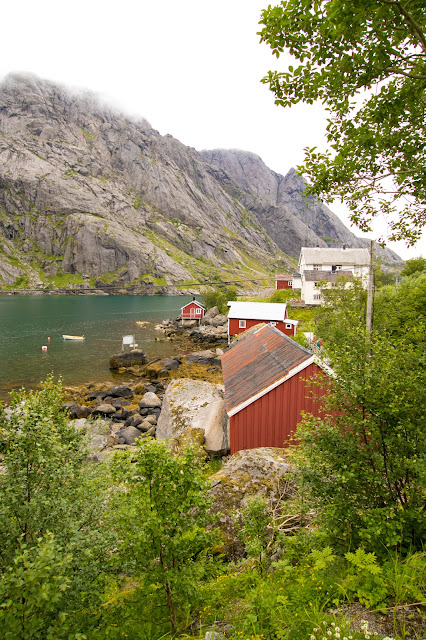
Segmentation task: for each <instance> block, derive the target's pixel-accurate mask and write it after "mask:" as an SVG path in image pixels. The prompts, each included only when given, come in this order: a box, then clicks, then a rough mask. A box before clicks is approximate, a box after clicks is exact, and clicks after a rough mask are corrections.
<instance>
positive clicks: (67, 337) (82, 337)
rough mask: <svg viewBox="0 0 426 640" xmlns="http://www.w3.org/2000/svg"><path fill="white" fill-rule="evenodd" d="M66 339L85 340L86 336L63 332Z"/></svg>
mask: <svg viewBox="0 0 426 640" xmlns="http://www.w3.org/2000/svg"><path fill="white" fill-rule="evenodd" d="M62 337H63V339H64V340H84V336H69V335H67V334H62Z"/></svg>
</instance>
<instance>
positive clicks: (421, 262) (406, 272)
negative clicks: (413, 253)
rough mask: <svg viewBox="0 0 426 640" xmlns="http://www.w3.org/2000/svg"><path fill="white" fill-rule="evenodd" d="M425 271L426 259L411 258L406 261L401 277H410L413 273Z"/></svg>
mask: <svg viewBox="0 0 426 640" xmlns="http://www.w3.org/2000/svg"><path fill="white" fill-rule="evenodd" d="M423 271H426V258H422V257H419V258H412V260H407V262H406V263H405V267H404V268H403V270H402V271H401V275H402V276H412V275H413V273H418V272H423Z"/></svg>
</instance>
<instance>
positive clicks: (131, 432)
mask: <svg viewBox="0 0 426 640" xmlns="http://www.w3.org/2000/svg"><path fill="white" fill-rule="evenodd" d="M118 435H119V437H120V438H123V440H124V442H125V444H135V442H136V440H137V439H138V438H140V437H141V435H142V433H141V431H139V429H136V427H125V428H124V429H121V430H120V431H119V434H118Z"/></svg>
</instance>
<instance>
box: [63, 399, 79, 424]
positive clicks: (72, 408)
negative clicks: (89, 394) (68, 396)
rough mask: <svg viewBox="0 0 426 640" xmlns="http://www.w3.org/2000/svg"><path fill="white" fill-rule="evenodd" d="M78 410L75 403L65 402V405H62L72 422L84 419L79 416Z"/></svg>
mask: <svg viewBox="0 0 426 640" xmlns="http://www.w3.org/2000/svg"><path fill="white" fill-rule="evenodd" d="M78 409H79V406H78V404H76V403H75V402H65V404H63V405H62V410H63V411H66V412H67V413H68V415H69V417H70V418H71V419H72V420H74V419H75V418H82V417H83V416H79V415H78Z"/></svg>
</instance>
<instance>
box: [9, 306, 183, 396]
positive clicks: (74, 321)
mask: <svg viewBox="0 0 426 640" xmlns="http://www.w3.org/2000/svg"><path fill="white" fill-rule="evenodd" d="M190 299H191V298H190V297H189V296H179V297H177V296H176V297H175V296H167V297H161V296H87V297H86V296H22V297H21V296H0V396H1V397H2V398H3V399H4V398H5V397H6V396H7V391H8V390H9V389H11V388H13V387H20V386H26V387H30V386H33V385H35V384H37V383H39V382H40V381H41V380H43V379H44V378H45V377H46V375H47V374H49V373H51V372H53V373H54V374H55V375H56V376H57V375H58V374H61V375H62V376H63V379H64V383H65V384H69V385H73V384H78V383H85V382H89V381H96V380H107V379H111V374H110V371H109V357H110V356H111V355H112V354H114V353H118V352H119V351H120V350H121V342H122V337H123V336H124V335H128V334H130V335H134V336H135V340H136V342H137V344H138V345H139V348H141V349H143V350H144V351H146V352H147V353H148V355H149V356H150V358H153V357H162V356H166V355H170V354H172V353H173V352H174V349H175V347H174V346H173V343H170V342H156V341H155V337H156V336H159V337H161V335H162V334H161V333H159V332H158V331H155V328H154V327H155V324H157V323H158V322H160V321H161V320H163V319H165V318H173V317H176V316H178V315H179V314H180V309H181V307H182V306H183V305H184V304H186V303H187V302H189V300H190ZM137 320H143V321H149V322H150V325H149V326H147V327H140V326H138V325H137V324H136V321H137ZM64 333H65V334H71V335H84V336H85V340H84V341H82V342H78V341H72V340H64V339H63V338H62V334H64ZM48 337H50V342H48ZM42 345H47V347H48V348H47V351H42V349H41V347H42Z"/></svg>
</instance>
